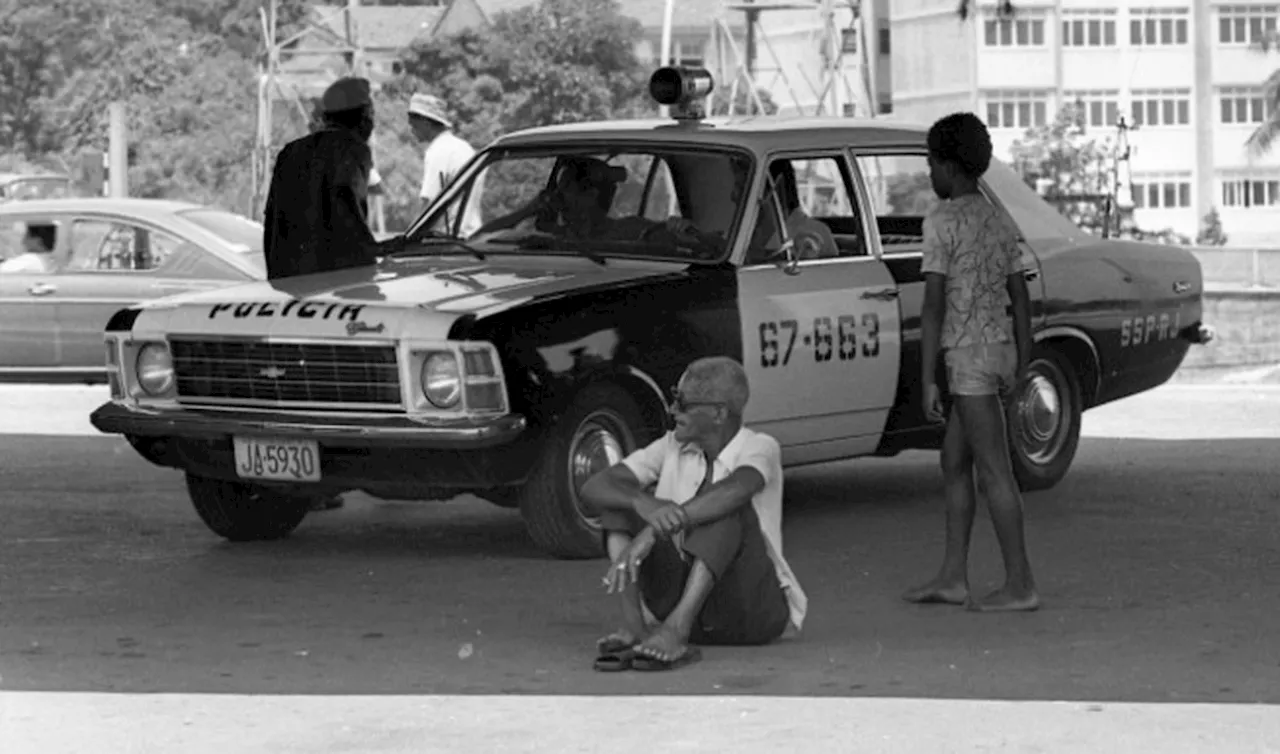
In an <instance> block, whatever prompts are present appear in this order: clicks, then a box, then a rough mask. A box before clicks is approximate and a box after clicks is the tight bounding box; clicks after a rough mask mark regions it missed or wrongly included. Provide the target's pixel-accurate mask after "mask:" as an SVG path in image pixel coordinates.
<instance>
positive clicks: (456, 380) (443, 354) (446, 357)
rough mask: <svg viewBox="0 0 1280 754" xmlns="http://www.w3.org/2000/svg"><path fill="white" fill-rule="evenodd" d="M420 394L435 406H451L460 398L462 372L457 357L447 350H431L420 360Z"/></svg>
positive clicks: (456, 403)
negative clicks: (424, 358)
mask: <svg viewBox="0 0 1280 754" xmlns="http://www.w3.org/2000/svg"><path fill="white" fill-rule="evenodd" d="M421 381H422V394H423V395H425V396H426V397H427V400H429V401H431V405H433V406H435V407H436V408H453V407H454V406H456V405H458V401H459V400H461V398H462V373H461V371H460V370H459V369H458V357H457V356H455V355H454V354H453V353H451V352H449V351H433V352H432V353H430V354H428V355H427V358H426V360H424V361H423V362H422V377H421Z"/></svg>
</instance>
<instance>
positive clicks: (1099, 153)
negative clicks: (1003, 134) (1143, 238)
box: [1010, 104, 1114, 232]
mask: <svg viewBox="0 0 1280 754" xmlns="http://www.w3.org/2000/svg"><path fill="white" fill-rule="evenodd" d="M1081 115H1082V113H1081V112H1080V109H1079V106H1077V105H1075V104H1071V105H1067V106H1066V107H1064V108H1062V110H1060V111H1059V112H1058V114H1057V116H1056V117H1055V118H1054V119H1053V121H1052V122H1050V123H1048V124H1046V125H1044V126H1041V127H1038V128H1031V129H1028V130H1027V132H1026V133H1025V135H1024V136H1023V137H1022V138H1021V139H1019V140H1018V141H1016V142H1014V144H1013V147H1012V149H1011V150H1010V156H1011V158H1012V163H1013V166H1014V168H1015V169H1016V170H1017V171H1018V172H1019V173H1020V174H1021V175H1022V178H1023V180H1025V181H1026V182H1027V185H1029V186H1031V187H1032V188H1034V189H1036V190H1037V191H1038V192H1039V193H1040V194H1041V195H1042V196H1043V197H1044V198H1045V200H1046V201H1048V202H1049V203H1051V204H1053V205H1054V206H1056V207H1057V208H1058V211H1060V212H1062V214H1064V215H1066V216H1067V217H1069V218H1071V220H1072V221H1074V222H1075V223H1076V224H1077V225H1079V226H1080V227H1082V228H1084V229H1086V230H1091V231H1094V232H1101V231H1102V229H1103V228H1104V227H1106V223H1107V222H1108V215H1107V213H1108V212H1109V211H1110V207H1111V204H1112V203H1113V202H1112V201H1111V199H1112V194H1113V188H1114V182H1113V179H1114V176H1113V173H1112V170H1111V155H1110V148H1109V145H1107V144H1106V143H1105V142H1099V141H1098V140H1097V139H1095V138H1093V137H1092V136H1090V135H1089V134H1088V133H1087V132H1086V131H1085V130H1084V129H1083V128H1082V127H1081V123H1082V122H1083V120H1082V118H1081ZM1113 227H1114V224H1113Z"/></svg>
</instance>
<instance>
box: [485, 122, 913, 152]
mask: <svg viewBox="0 0 1280 754" xmlns="http://www.w3.org/2000/svg"><path fill="white" fill-rule="evenodd" d="M927 133H928V128H927V127H926V126H924V125H921V124H918V123H912V122H910V121H900V120H894V119H891V118H876V119H870V118H841V117H836V116H815V115H796V116H777V115H761V116H739V117H728V118H725V117H719V118H707V119H705V120H699V121H678V120H676V119H674V118H646V119H636V120H607V121H594V122H591V121H589V122H585V123H569V124H563V125H557V126H543V127H540V128H530V129H526V130H523V131H517V132H514V133H511V134H508V135H506V136H503V137H501V138H499V139H498V140H497V141H496V142H494V144H495V146H518V145H521V144H528V145H534V144H549V143H555V142H561V141H563V140H564V139H565V138H572V139H574V140H575V141H582V140H593V139H592V137H597V138H598V139H599V140H600V141H626V140H640V141H660V142H663V141H665V142H672V143H676V142H679V143H688V142H690V141H695V142H696V141H702V142H706V143H708V144H718V145H723V146H736V147H745V148H747V149H751V150H753V151H771V150H774V149H785V148H791V147H803V146H817V145H818V144H816V143H815V142H824V141H825V142H828V143H830V142H838V141H842V140H843V141H846V142H847V141H848V140H849V139H850V137H852V139H853V142H852V143H856V145H857V146H860V147H877V146H885V147H888V146H901V145H903V144H923V143H924V138H925V135H926V134H927Z"/></svg>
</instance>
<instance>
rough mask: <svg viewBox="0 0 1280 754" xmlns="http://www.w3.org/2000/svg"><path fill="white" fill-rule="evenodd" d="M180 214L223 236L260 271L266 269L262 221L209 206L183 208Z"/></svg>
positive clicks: (219, 236) (216, 234)
mask: <svg viewBox="0 0 1280 754" xmlns="http://www.w3.org/2000/svg"><path fill="white" fill-rule="evenodd" d="M178 215H180V216H181V217H183V218H184V219H186V220H189V221H191V222H192V223H194V224H196V225H199V226H200V227H201V228H204V229H205V230H207V231H209V232H210V233H212V234H213V235H215V236H217V237H218V238H221V239H222V240H223V241H224V242H225V243H226V244H227V245H228V246H230V247H231V249H232V250H233V251H235V252H236V253H237V254H238V255H239V256H240V257H241V258H242V259H244V260H245V261H248V262H250V263H252V264H253V265H254V266H255V267H257V268H259V270H260V271H262V272H265V271H266V269H267V263H266V258H265V257H264V256H263V252H262V223H259V222H257V221H254V220H251V219H249V218H247V217H244V216H243V215H237V214H233V213H231V212H224V211H223V210H220V209H211V208H208V207H202V208H201V209H185V210H181V211H180V212H178Z"/></svg>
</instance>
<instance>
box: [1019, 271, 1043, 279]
mask: <svg viewBox="0 0 1280 754" xmlns="http://www.w3.org/2000/svg"><path fill="white" fill-rule="evenodd" d="M1022 276H1023V277H1024V278H1026V279H1027V280H1035V279H1036V278H1038V277H1040V270H1023V272H1022Z"/></svg>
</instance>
